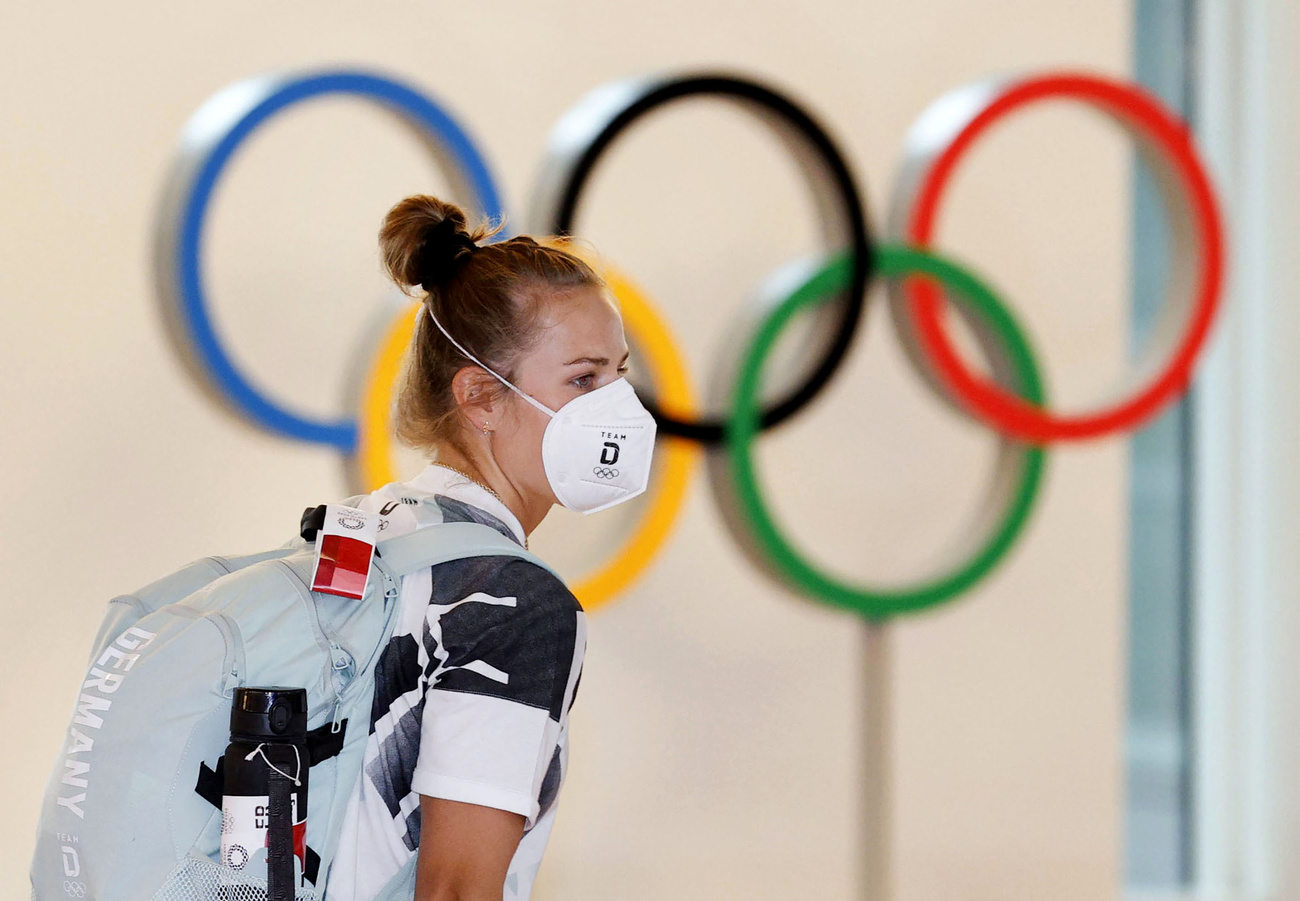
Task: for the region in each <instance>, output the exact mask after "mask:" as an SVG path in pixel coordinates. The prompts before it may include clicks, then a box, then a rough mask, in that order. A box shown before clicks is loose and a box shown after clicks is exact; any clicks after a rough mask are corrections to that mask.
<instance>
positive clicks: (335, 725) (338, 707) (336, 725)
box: [330, 695, 343, 735]
mask: <svg viewBox="0 0 1300 901" xmlns="http://www.w3.org/2000/svg"><path fill="white" fill-rule="evenodd" d="M342 713H343V699H342V698H340V697H339V696H338V695H335V696H334V709H333V710H332V711H331V712H330V734H332V735H338V734H339V729H340V726H341V724H342V722H343V717H342V716H341V714H342Z"/></svg>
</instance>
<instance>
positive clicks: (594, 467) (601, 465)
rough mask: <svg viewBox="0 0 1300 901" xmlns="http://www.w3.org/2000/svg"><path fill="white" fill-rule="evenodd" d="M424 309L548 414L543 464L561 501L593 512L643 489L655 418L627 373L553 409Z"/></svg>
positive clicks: (490, 370)
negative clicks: (508, 377)
mask: <svg viewBox="0 0 1300 901" xmlns="http://www.w3.org/2000/svg"><path fill="white" fill-rule="evenodd" d="M426 309H428V310H429V318H430V319H432V320H433V324H434V325H436V326H437V327H438V331H440V332H442V333H443V335H445V336H446V338H447V340H448V341H450V342H451V343H452V344H453V345H455V347H456V349H457V350H459V351H460V352H461V353H463V354H464V355H465V356H467V357H469V358H470V359H471V360H473V361H474V362H475V363H477V364H478V365H479V366H482V367H483V368H484V369H485V370H487V371H488V372H490V373H492V375H493V376H495V377H496V379H497V381H499V382H501V384H503V385H505V386H506V387H507V388H509V389H510V390H511V391H513V392H515V394H518V395H519V396H520V397H522V398H523V399H524V400H525V401H527V402H528V403H530V404H532V405H533V406H534V407H536V408H537V409H538V410H541V411H542V412H543V413H545V414H546V415H547V416H549V417H550V418H551V421H550V422H549V423H547V424H546V431H545V433H543V435H542V468H543V469H544V470H545V471H546V479H547V481H549V482H550V483H551V490H552V491H554V492H555V497H556V499H557V500H558V501H559V502H560V503H561V504H562V505H564V506H565V507H568V508H569V509H570V510H577V511H579V512H581V513H595V512H596V511H597V510H604V509H606V508H608V507H612V506H614V505H615V504H621V503H622V502H623V501H626V500H630V499H632V498H634V497H636V496H637V495H638V494H641V493H642V492H643V491H645V490H646V486H647V485H648V484H649V482H650V460H651V458H652V456H653V455H654V448H655V421H654V417H653V416H651V415H650V414H649V412H647V411H646V408H645V407H643V406H641V401H639V400H637V397H636V392H635V391H634V390H633V389H632V385H631V383H630V382H628V380H627V379H625V378H619V379H616V380H615V381H612V382H610V383H609V384H608V385H603V386H601V387H600V388H597V389H596V390H595V391H589V392H588V393H586V394H580V395H578V396H577V397H575V398H574V399H573V400H571V401H569V402H568V403H567V404H565V405H564V406H563V407H561V408H560V409H559V410H552V409H550V408H549V407H547V406H546V405H544V404H542V403H541V402H539V401H538V400H537V399H536V398H534V397H530V396H529V395H527V394H525V393H524V392H522V391H520V390H519V389H518V388H516V387H515V386H514V385H512V384H510V382H508V381H506V380H505V379H504V378H502V377H501V376H500V375H499V374H498V373H496V372H495V371H493V370H492V369H491V368H490V367H488V366H486V365H484V363H483V361H482V360H480V359H479V358H478V357H476V356H474V355H473V354H472V353H470V352H469V351H467V350H466V349H465V348H464V347H461V345H460V342H458V341H457V340H456V339H455V338H453V337H452V336H451V335H449V334H447V330H446V329H445V328H443V327H442V323H441V322H439V321H438V317H437V316H434V315H433V309H432V308H431V307H426Z"/></svg>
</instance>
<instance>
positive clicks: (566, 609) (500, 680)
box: [426, 556, 586, 722]
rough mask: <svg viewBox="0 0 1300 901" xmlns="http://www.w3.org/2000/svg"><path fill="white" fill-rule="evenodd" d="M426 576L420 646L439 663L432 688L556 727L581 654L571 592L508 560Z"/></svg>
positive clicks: (464, 561)
mask: <svg viewBox="0 0 1300 901" xmlns="http://www.w3.org/2000/svg"><path fill="white" fill-rule="evenodd" d="M432 570H433V580H432V587H431V595H430V598H429V606H428V608H427V611H428V612H427V614H426V623H427V626H428V628H427V632H426V643H427V644H431V645H432V647H431V650H430V658H431V659H441V660H443V661H444V663H443V665H442V667H441V669H440V672H439V676H438V678H437V680H436V685H434V686H432V687H435V688H437V689H442V690H446V691H453V692H456V691H459V692H468V693H472V694H475V695H488V696H491V697H495V698H498V699H501V700H506V701H514V702H517V703H522V704H525V705H527V706H530V707H535V708H539V709H541V710H545V711H546V712H547V713H548V714H549V716H550V718H551V719H553V720H555V721H556V722H559V721H560V720H561V719H562V717H563V714H564V712H565V711H566V710H567V709H568V706H569V704H570V703H571V699H572V694H573V689H574V688H576V685H575V684H574V682H575V680H576V677H577V674H578V673H579V672H580V671H581V669H582V659H583V657H584V656H585V648H586V626H585V622H584V614H583V612H582V607H581V606H580V605H579V604H578V601H577V599H576V598H575V597H574V596H573V594H572V592H570V591H569V589H568V588H567V587H566V586H565V584H564V583H563V582H562V581H561V580H560V579H559V578H557V577H556V576H555V575H553V574H552V573H551V572H550V571H549V570H547V569H546V568H545V567H543V566H540V565H538V564H537V563H535V562H533V561H530V560H528V559H524V558H520V557H515V556H489V557H465V558H461V559H458V560H449V561H447V562H446V563H440V564H438V565H437V566H434V567H433V568H432ZM570 686H573V687H572V688H571V687H570Z"/></svg>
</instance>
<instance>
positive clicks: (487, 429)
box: [483, 422, 492, 435]
mask: <svg viewBox="0 0 1300 901" xmlns="http://www.w3.org/2000/svg"><path fill="white" fill-rule="evenodd" d="M491 424H492V423H490V422H485V423H483V434H484V435H486V434H487V433H488V432H490V431H492V430H491V429H490V428H488V426H490V425H491Z"/></svg>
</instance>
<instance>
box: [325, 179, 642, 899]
mask: <svg viewBox="0 0 1300 901" xmlns="http://www.w3.org/2000/svg"><path fill="white" fill-rule="evenodd" d="M491 234H492V232H490V231H488V230H487V229H485V228H484V227H478V228H476V229H474V230H472V231H471V230H469V229H468V227H467V223H466V218H465V214H464V213H463V212H462V211H461V210H460V209H459V208H457V207H456V206H453V205H452V204H449V203H445V202H443V201H441V200H438V199H437V198H434V197H428V196H418V197H409V198H407V199H406V200H403V201H402V202H401V203H399V204H398V205H397V206H395V207H393V209H392V210H390V211H389V213H388V215H387V217H386V218H385V220H384V223H383V227H382V229H381V231H380V235H379V243H380V248H381V251H382V256H383V260H384V264H385V266H386V268H387V271H388V274H389V276H390V277H391V278H392V279H393V281H395V282H396V283H397V284H398V285H399V286H401V287H402V288H403V289H404V290H407V291H408V292H409V291H411V290H412V289H418V291H419V294H420V295H421V296H422V299H423V303H424V306H423V308H422V310H421V315H420V318H419V324H418V326H417V329H416V332H415V336H414V339H413V344H412V347H411V349H410V354H409V356H408V363H407V368H406V371H405V373H404V377H403V378H404V381H403V384H402V386H401V391H400V394H399V396H398V401H397V432H398V435H399V437H400V438H402V439H403V440H404V441H405V442H406V443H407V444H409V445H411V446H413V447H415V448H418V449H419V450H421V451H422V452H424V454H425V455H426V456H427V458H428V459H429V460H430V461H431V462H430V464H429V466H428V467H427V468H426V469H425V470H424V471H423V472H422V473H420V474H419V475H418V476H416V477H415V478H414V479H412V480H411V481H409V482H397V483H393V484H391V485H387V486H385V487H384V488H381V489H379V490H378V491H375V492H374V493H373V494H371V495H370V496H369V497H367V498H366V499H364V500H363V501H362V502H361V503H360V506H361V507H362V508H363V509H366V510H369V511H371V512H375V513H379V514H381V515H382V516H383V517H384V520H383V527H384V532H383V534H384V536H385V537H391V536H394V535H398V534H402V533H403V532H409V531H411V530H413V529H417V528H421V527H423V526H428V525H433V524H436V523H441V522H448V521H469V522H477V523H481V524H485V525H487V526H490V527H491V528H493V529H495V530H497V531H498V532H500V533H502V534H503V535H505V536H506V537H508V538H510V539H512V540H514V541H516V542H518V543H519V544H522V545H525V546H526V545H527V541H528V535H529V533H531V532H532V531H533V529H535V528H536V527H537V526H538V524H540V523H541V521H542V520H543V519H544V518H545V517H546V514H547V513H548V512H549V511H550V509H551V507H552V506H553V505H555V504H557V503H559V504H562V505H564V506H566V507H570V508H572V509H576V510H582V511H584V512H593V511H595V510H598V509H604V508H605V507H608V506H611V505H613V504H615V503H618V502H620V501H622V500H626V499H628V498H630V497H633V496H635V495H636V494H639V493H640V492H641V491H643V490H645V485H646V480H647V479H648V476H649V466H650V456H651V452H652V450H653V445H654V421H653V419H652V418H651V417H650V416H649V414H647V413H646V411H645V408H644V407H642V406H641V404H640V403H639V402H638V401H637V399H636V395H635V394H634V393H633V391H632V388H631V386H630V385H629V384H628V383H627V381H626V380H625V379H624V378H623V375H624V373H625V372H626V370H627V362H628V346H627V341H626V340H625V338H624V335H623V323H622V319H621V317H620V316H619V312H618V309H617V307H616V306H615V304H614V301H613V299H612V297H611V295H610V292H609V290H608V289H607V288H606V286H605V285H604V283H603V282H602V281H601V279H600V277H599V276H598V275H597V274H596V273H595V271H593V269H592V268H591V267H590V266H588V265H587V264H586V263H585V262H583V261H582V260H580V259H578V258H577V257H576V256H574V255H573V254H570V253H567V252H565V251H564V250H561V249H557V248H556V247H551V246H545V245H541V244H538V243H537V242H536V241H534V240H533V239H531V238H528V237H516V238H511V239H509V240H506V241H501V242H499V243H495V244H482V242H483V240H484V239H485V238H487V237H490V236H491ZM400 603H401V605H402V607H401V612H400V614H399V616H400V620H399V623H398V625H397V627H396V629H395V631H394V634H393V637H392V639H391V640H390V642H389V644H388V646H387V647H386V648H385V650H384V652H383V656H382V658H381V660H380V663H379V664H378V666H377V670H376V682H375V685H376V688H375V699H374V704H373V707H372V711H371V730H370V737H369V739H368V745H367V747H366V754H365V762H364V764H363V768H362V775H361V778H360V780H359V782H358V784H357V786H356V787H355V789H354V790H353V793H352V796H351V798H350V800H349V803H348V808H347V815H346V818H345V820H344V824H343V828H342V832H341V837H340V842H339V847H338V850H337V852H336V855H335V857H334V862H333V865H332V867H331V870H330V874H329V881H328V895H327V897H328V899H329V901H363V899H364V901H370V899H374V898H377V897H389V896H390V894H389V893H390V892H392V891H393V889H394V887H396V886H398V885H402V884H405V885H409V874H410V868H412V867H413V868H414V871H415V886H416V888H415V897H416V898H417V899H421V901H425V899H430V901H431V899H439V901H442V899H447V901H451V899H456V901H479V899H483V901H487V899H491V901H500V899H502V898H503V897H504V898H505V899H507V901H524V899H527V898H528V896H529V892H530V890H531V888H532V884H533V881H534V878H535V877H536V873H537V868H538V866H539V864H540V863H541V857H542V852H543V850H544V849H545V846H546V841H547V838H548V837H549V834H550V831H551V825H552V823H553V821H554V817H555V799H556V795H557V793H558V792H559V788H560V785H561V784H562V782H563V780H564V774H565V767H566V759H567V749H568V711H569V706H570V705H571V704H572V702H573V697H574V693H575V691H576V689H577V685H578V677H579V672H580V670H581V668H582V660H583V651H584V647H585V626H584V620H583V613H582V608H581V607H580V606H579V604H578V602H577V601H576V600H575V599H574V597H573V595H572V594H570V593H569V591H568V589H567V588H566V587H565V586H564V584H563V583H562V582H561V581H560V580H559V579H557V578H556V577H555V576H554V575H552V574H551V573H550V572H549V571H548V570H545V569H543V568H542V567H540V566H538V565H536V564H534V563H532V562H529V561H528V560H524V559H519V558H515V557H469V558H464V559H460V560H452V561H450V562H447V563H442V564H439V565H437V566H433V567H430V568H427V569H425V570H423V571H420V572H416V573H414V574H412V575H409V576H406V577H405V578H404V579H403V581H402V588H401V601H400ZM404 874H405V875H404ZM408 892H409V889H408V890H407V891H406V892H403V893H402V894H403V895H404V896H405V897H409V894H408Z"/></svg>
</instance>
